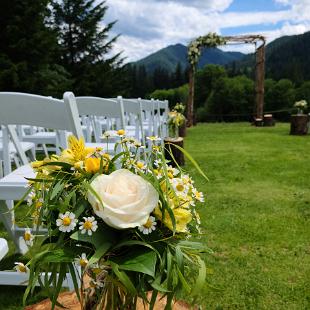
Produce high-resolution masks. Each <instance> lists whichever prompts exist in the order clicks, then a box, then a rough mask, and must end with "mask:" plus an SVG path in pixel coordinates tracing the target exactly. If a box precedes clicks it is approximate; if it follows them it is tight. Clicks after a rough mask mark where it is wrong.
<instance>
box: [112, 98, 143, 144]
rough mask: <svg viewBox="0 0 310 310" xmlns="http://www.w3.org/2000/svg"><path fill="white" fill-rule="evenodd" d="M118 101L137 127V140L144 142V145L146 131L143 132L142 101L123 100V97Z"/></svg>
mask: <svg viewBox="0 0 310 310" xmlns="http://www.w3.org/2000/svg"><path fill="white" fill-rule="evenodd" d="M117 100H118V101H120V102H122V105H123V107H124V114H125V116H126V117H127V118H128V120H129V121H130V120H133V122H134V124H131V123H130V125H135V127H136V133H135V136H136V138H137V139H140V140H142V142H143V143H144V140H145V137H144V130H143V123H142V121H143V117H142V109H141V101H140V99H127V98H123V97H122V96H118V97H117Z"/></svg>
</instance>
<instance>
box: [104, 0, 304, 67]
mask: <svg viewBox="0 0 310 310" xmlns="http://www.w3.org/2000/svg"><path fill="white" fill-rule="evenodd" d="M106 4H107V5H108V7H109V9H108V11H107V13H106V18H105V22H111V21H115V20H116V21H117V23H116V24H115V25H114V27H113V30H112V32H111V35H117V34H120V35H121V36H120V37H119V39H118V41H117V42H116V44H115V46H114V50H113V52H114V53H115V52H122V55H123V57H126V62H130V61H136V60H139V59H141V58H143V57H145V56H147V55H149V54H151V53H154V52H156V51H157V50H159V49H161V48H164V47H166V46H168V45H171V44H176V43H182V44H185V45H187V44H188V43H189V42H190V41H191V40H193V39H195V38H196V37H198V36H201V35H206V34H207V33H208V32H216V33H218V34H220V35H240V34H262V35H265V36H266V38H267V42H270V41H272V40H274V39H276V38H278V37H281V36H284V35H294V34H302V33H304V32H306V31H310V0H106ZM223 49H225V50H235V51H240V52H245V53H249V52H253V51H254V47H253V46H252V45H251V44H246V45H237V46H235V45H234V46H226V47H224V48H223Z"/></svg>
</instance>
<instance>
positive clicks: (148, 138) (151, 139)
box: [146, 136, 161, 142]
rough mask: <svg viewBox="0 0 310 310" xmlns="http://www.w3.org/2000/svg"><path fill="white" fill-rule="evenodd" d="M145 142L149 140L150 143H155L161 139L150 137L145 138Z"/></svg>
mask: <svg viewBox="0 0 310 310" xmlns="http://www.w3.org/2000/svg"><path fill="white" fill-rule="evenodd" d="M146 139H147V140H150V141H152V142H155V141H160V140H161V138H160V137H158V136H150V137H146Z"/></svg>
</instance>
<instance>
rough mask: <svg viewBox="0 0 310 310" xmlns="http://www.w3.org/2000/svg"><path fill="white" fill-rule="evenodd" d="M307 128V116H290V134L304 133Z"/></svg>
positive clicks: (306, 131)
mask: <svg viewBox="0 0 310 310" xmlns="http://www.w3.org/2000/svg"><path fill="white" fill-rule="evenodd" d="M308 128H309V116H308V115H306V114H301V115H292V116H291V131H290V135H306V134H307V133H308Z"/></svg>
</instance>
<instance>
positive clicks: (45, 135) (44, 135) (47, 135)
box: [23, 131, 57, 145]
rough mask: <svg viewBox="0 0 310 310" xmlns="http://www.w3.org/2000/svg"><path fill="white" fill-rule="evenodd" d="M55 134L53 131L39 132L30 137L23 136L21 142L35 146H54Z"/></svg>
mask: <svg viewBox="0 0 310 310" xmlns="http://www.w3.org/2000/svg"><path fill="white" fill-rule="evenodd" d="M56 139H57V137H56V132H54V131H39V132H36V133H34V134H32V135H25V136H23V141H30V142H34V143H36V144H54V145H56Z"/></svg>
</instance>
